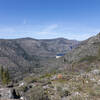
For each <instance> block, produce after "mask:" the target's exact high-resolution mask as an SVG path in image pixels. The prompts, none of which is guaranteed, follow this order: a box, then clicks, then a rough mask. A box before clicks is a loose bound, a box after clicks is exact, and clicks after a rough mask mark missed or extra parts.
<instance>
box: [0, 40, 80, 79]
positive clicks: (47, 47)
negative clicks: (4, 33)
mask: <svg viewBox="0 0 100 100" xmlns="http://www.w3.org/2000/svg"><path fill="white" fill-rule="evenodd" d="M79 43H80V42H78V41H75V40H68V39H64V38H57V39H45V40H44V39H42V40H38V39H32V38H22V39H1V40H0V64H1V65H3V66H5V67H8V69H9V70H10V72H11V74H13V75H15V74H17V75H19V77H20V76H22V74H23V73H24V74H26V73H28V72H36V71H38V70H41V69H38V70H37V69H36V70H35V69H34V68H42V67H43V66H48V63H50V62H48V63H47V60H48V59H55V56H56V54H58V53H66V52H67V51H70V50H72V48H75V47H76V46H77V45H78V44H79ZM47 58H48V59H47ZM49 61H50V60H49Z"/></svg>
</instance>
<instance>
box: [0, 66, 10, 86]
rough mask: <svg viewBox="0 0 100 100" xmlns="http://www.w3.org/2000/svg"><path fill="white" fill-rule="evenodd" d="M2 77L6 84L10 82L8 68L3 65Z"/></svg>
mask: <svg viewBox="0 0 100 100" xmlns="http://www.w3.org/2000/svg"><path fill="white" fill-rule="evenodd" d="M0 78H1V82H2V84H3V85H6V84H8V83H9V82H10V77H9V72H8V68H7V69H4V68H3V66H1V67H0Z"/></svg>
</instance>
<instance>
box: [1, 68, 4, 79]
mask: <svg viewBox="0 0 100 100" xmlns="http://www.w3.org/2000/svg"><path fill="white" fill-rule="evenodd" d="M3 72H4V69H3V66H1V67H0V78H1V80H3Z"/></svg>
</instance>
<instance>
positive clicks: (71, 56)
mask: <svg viewBox="0 0 100 100" xmlns="http://www.w3.org/2000/svg"><path fill="white" fill-rule="evenodd" d="M63 59H64V61H65V63H66V64H68V63H69V64H71V66H72V67H73V66H74V68H76V69H78V70H79V67H80V69H89V68H91V67H93V66H98V64H99V61H100V33H99V34H98V35H96V36H93V37H91V38H89V39H87V40H85V41H83V42H81V43H80V45H79V46H78V47H77V48H75V49H73V50H72V51H70V52H68V53H67V54H66V55H65V57H64V58H63Z"/></svg>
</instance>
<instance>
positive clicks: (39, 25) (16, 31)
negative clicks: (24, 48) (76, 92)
mask: <svg viewBox="0 0 100 100" xmlns="http://www.w3.org/2000/svg"><path fill="white" fill-rule="evenodd" d="M98 32H100V0H0V38H22V37H32V38H37V39H45V38H57V37H64V38H68V39H77V40H85V39H87V38H89V37H91V36H93V35H95V34H97V33H98Z"/></svg>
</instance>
